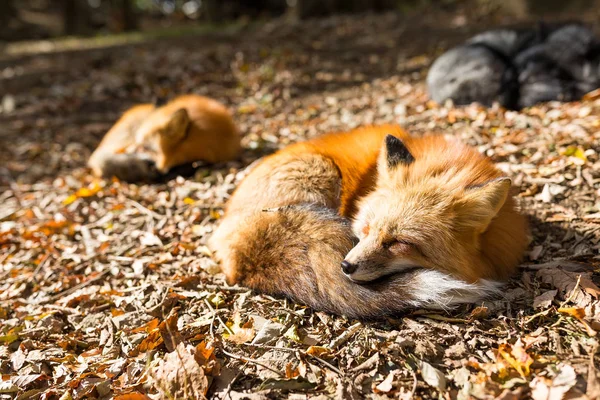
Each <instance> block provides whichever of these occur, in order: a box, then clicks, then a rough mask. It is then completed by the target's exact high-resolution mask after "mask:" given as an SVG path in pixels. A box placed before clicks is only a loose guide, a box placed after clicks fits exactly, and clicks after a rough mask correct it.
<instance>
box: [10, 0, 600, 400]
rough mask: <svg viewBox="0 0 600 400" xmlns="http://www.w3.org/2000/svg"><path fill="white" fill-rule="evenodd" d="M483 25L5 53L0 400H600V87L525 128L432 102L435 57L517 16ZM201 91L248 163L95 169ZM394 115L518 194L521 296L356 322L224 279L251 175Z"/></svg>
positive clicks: (495, 112)
mask: <svg viewBox="0 0 600 400" xmlns="http://www.w3.org/2000/svg"><path fill="white" fill-rule="evenodd" d="M429 15H434V16H435V18H434V17H429ZM467 18H468V20H467V21H466V22H468V24H467V25H464V23H465V16H464V15H463V16H459V17H457V16H456V15H454V14H444V12H442V11H439V10H438V11H435V12H433V13H431V14H423V13H411V14H408V15H405V16H399V15H393V14H386V15H379V16H354V17H334V18H330V19H325V20H317V21H308V22H302V23H300V24H292V23H288V22H285V21H275V22H273V23H268V24H265V25H262V26H260V27H258V28H251V29H250V28H247V29H245V30H242V31H239V32H237V33H236V34H233V35H217V34H213V35H206V36H202V37H187V38H179V39H170V40H164V41H155V42H151V43H145V44H137V45H135V46H122V47H115V48H109V49H94V50H85V51H72V52H63V53H49V54H40V55H26V56H21V57H13V58H5V59H0V88H3V90H4V91H5V93H10V95H4V96H3V97H2V103H1V107H2V112H1V113H0V138H1V144H2V145H1V146H0V159H1V160H2V163H1V164H0V185H1V186H0V187H1V188H2V190H1V193H0V373H1V374H2V379H1V381H0V399H4V398H6V399H13V398H18V399H30V398H42V399H58V398H61V399H81V398H113V397H114V398H118V399H121V400H126V399H132V400H135V399H144V398H146V397H145V396H146V395H147V396H149V397H152V398H201V397H202V396H207V397H213V398H220V399H224V398H231V399H239V398H254V399H262V398H294V399H304V398H312V397H315V396H321V397H320V398H327V397H328V398H357V399H358V398H364V397H370V398H388V397H389V398H402V399H407V398H411V396H414V397H417V398H440V397H441V398H447V399H451V398H459V399H466V398H480V399H491V398H495V397H497V398H501V399H517V398H534V399H560V398H563V397H564V396H569V398H590V399H593V398H596V397H598V395H599V394H600V383H599V381H598V376H597V368H598V367H599V365H598V362H599V355H598V339H597V331H599V330H600V309H599V307H600V303H599V301H598V296H599V295H600V289H599V288H598V286H596V285H597V284H598V282H599V280H600V279H599V275H600V274H599V273H598V272H599V271H600V270H599V267H600V201H599V198H600V95H596V96H594V95H592V96H589V98H588V99H586V100H584V101H581V102H576V103H570V104H559V103H551V104H544V105H540V106H539V107H534V108H531V109H527V110H524V111H522V112H513V111H505V110H501V109H497V108H492V109H485V108H482V107H479V106H476V105H472V106H468V107H460V108H458V107H457V108H454V107H452V106H450V105H447V106H438V105H435V104H433V103H431V102H429V101H428V98H427V94H426V91H425V87H424V83H423V81H424V76H425V73H426V70H427V67H428V65H429V64H430V63H431V61H432V57H433V56H434V55H436V54H439V51H441V50H442V49H443V48H447V47H448V46H450V45H452V44H454V43H456V42H457V41H459V40H461V39H464V38H466V37H468V35H469V34H470V33H472V32H473V31H477V30H480V29H482V28H488V27H490V26H492V25H493V24H497V23H499V22H501V21H498V20H496V19H493V18H491V19H488V20H486V21H485V23H484V22H482V21H481V20H480V19H478V17H477V16H476V15H475V16H473V15H468V16H467ZM185 92H195V93H200V94H207V95H210V96H213V97H215V98H217V99H219V100H221V101H223V102H224V103H226V104H227V105H229V106H230V107H231V108H232V110H233V111H234V113H235V118H236V121H237V122H238V123H239V126H240V129H241V131H242V132H243V133H244V145H245V146H246V150H245V153H244V155H243V159H242V160H241V161H239V162H232V163H229V164H227V165H217V166H211V167H208V166H206V167H204V166H203V167H200V168H199V169H198V170H197V171H196V173H195V175H194V176H193V177H189V178H182V177H178V178H174V179H171V180H168V181H166V182H164V183H159V184H152V185H137V184H126V183H122V182H117V181H102V180H96V179H93V178H91V177H90V175H89V172H88V171H87V170H86V169H85V161H86V159H87V157H88V156H89V154H90V152H91V151H92V150H93V149H94V146H95V145H96V144H97V143H98V141H99V140H100V138H101V137H102V135H103V134H104V133H105V132H106V130H107V129H108V128H109V127H110V126H111V124H112V123H113V122H114V120H115V119H116V118H117V117H118V115H119V113H120V112H122V111H123V110H124V109H125V108H127V107H128V106H130V105H132V104H134V103H136V102H142V101H148V100H151V99H152V98H153V97H156V96H167V97H170V96H174V95H175V94H178V93H185ZM383 122H393V123H398V124H401V125H403V126H405V127H406V128H407V129H408V130H410V131H411V132H413V133H414V134H417V135H418V134H422V133H424V132H439V133H444V134H447V135H453V136H458V137H460V138H461V139H463V140H464V141H466V142H468V143H470V144H472V145H474V146H476V147H477V148H478V149H479V150H480V151H481V152H483V153H485V154H487V155H488V156H489V157H491V158H492V159H493V160H494V161H495V162H497V163H498V165H499V166H500V168H502V169H503V170H504V171H506V172H507V173H508V174H509V175H510V176H511V177H512V178H513V182H514V183H515V185H516V186H517V187H518V188H519V189H520V194H519V199H520V203H521V206H522V209H523V212H524V213H526V214H527V215H528V216H529V217H530V220H531V231H532V243H531V246H530V251H529V253H528V255H527V256H526V258H525V260H524V264H523V266H522V268H521V270H520V273H519V274H518V275H517V276H515V277H514V279H512V280H511V282H510V283H509V284H508V285H507V287H506V290H505V292H504V296H503V298H500V299H493V300H491V301H488V302H485V303H482V304H476V305H472V306H465V307H461V308H459V309H457V310H454V311H450V312H447V313H440V312H427V311H423V310H416V311H415V312H412V313H408V314H406V315H401V316H398V317H397V319H389V320H385V321H379V322H364V321H363V322H361V321H352V320H347V319H345V318H342V317H335V316H332V315H327V314H323V313H318V312H313V311H312V310H310V309H307V308H305V307H303V306H302V305H298V304H293V303H290V302H288V301H286V300H282V299H274V298H271V297H268V296H262V295H256V294H253V293H251V292H249V291H248V290H246V289H244V288H239V287H228V286H227V285H225V284H224V282H223V280H222V277H221V276H220V275H219V274H218V266H217V265H216V264H215V262H214V261H212V259H211V257H210V252H209V251H208V249H207V248H206V246H205V243H206V240H207V238H208V237H209V235H210V233H211V231H212V230H213V228H214V226H215V223H217V222H218V219H219V217H220V216H221V215H222V208H223V205H224V203H225V202H226V200H227V198H228V196H229V194H230V193H231V191H232V190H233V189H234V188H235V185H236V183H237V182H239V180H240V179H241V178H242V177H243V171H244V168H245V167H246V166H247V165H248V164H250V163H251V162H252V161H254V160H255V159H257V158H258V157H260V156H261V155H264V154H266V153H269V152H271V151H273V150H275V149H277V148H279V147H282V146H285V145H286V144H288V143H291V142H295V141H298V140H302V139H304V138H307V137H311V136H314V135H318V134H321V133H323V132H327V131H330V130H341V129H348V128H352V127H355V126H358V125H362V124H370V123H383ZM594 282H596V283H594Z"/></svg>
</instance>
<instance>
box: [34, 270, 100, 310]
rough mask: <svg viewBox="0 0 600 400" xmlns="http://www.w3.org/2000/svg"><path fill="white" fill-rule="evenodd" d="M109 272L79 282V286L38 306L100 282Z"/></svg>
mask: <svg viewBox="0 0 600 400" xmlns="http://www.w3.org/2000/svg"><path fill="white" fill-rule="evenodd" d="M109 272H110V270H108V269H107V270H106V271H103V272H101V273H100V275H98V276H97V277H95V278H92V279H88V280H87V281H85V282H81V283H80V284H79V285H75V286H73V287H72V288H69V289H67V290H65V291H64V292H60V293H57V294H55V295H54V296H50V298H49V299H48V300H47V301H44V302H41V303H38V304H43V303H46V302H54V301H56V300H58V299H60V298H62V297H65V296H67V295H70V294H71V293H74V292H76V291H78V290H79V289H81V288H84V287H86V286H87V285H90V284H92V283H95V282H97V281H99V280H101V279H102V278H104V276H106V275H108V273H109Z"/></svg>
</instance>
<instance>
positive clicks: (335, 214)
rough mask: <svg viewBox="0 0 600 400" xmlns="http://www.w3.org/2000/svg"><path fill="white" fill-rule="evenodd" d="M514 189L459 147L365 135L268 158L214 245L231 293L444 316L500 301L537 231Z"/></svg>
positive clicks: (347, 311) (437, 139) (374, 131)
mask: <svg viewBox="0 0 600 400" xmlns="http://www.w3.org/2000/svg"><path fill="white" fill-rule="evenodd" d="M510 188H511V182H510V180H509V179H508V178H506V177H504V176H503V174H502V173H501V172H500V171H499V170H498V169H496V168H495V167H494V166H493V164H492V163H491V162H490V161H489V160H488V159H486V158H485V157H483V156H482V155H480V154H479V153H478V152H477V151H476V150H475V149H472V148H470V147H468V146H465V145H463V144H461V143H459V142H458V141H456V140H447V139H445V138H444V137H442V136H428V137H423V138H415V137H411V136H409V135H408V134H406V133H405V132H404V131H403V130H401V129H400V128H399V127H397V126H392V125H387V126H379V127H365V128H359V129H356V130H353V131H350V132H347V133H334V134H328V135H324V136H322V137H318V138H316V139H313V140H310V141H307V142H304V143H298V144H295V145H291V146H289V147H287V148H285V149H283V150H281V151H280V152H278V153H276V154H274V155H272V156H270V157H267V158H265V159H264V160H263V161H262V162H261V163H259V164H258V165H257V166H256V167H255V168H254V169H253V170H252V171H251V172H250V174H249V175H248V176H247V177H246V178H245V180H244V181H242V183H241V184H240V185H239V187H238V189H237V190H236V191H235V192H234V194H233V196H232V197H231V199H230V201H229V203H228V206H227V209H226V213H225V217H224V219H223V221H222V222H221V225H220V226H219V228H218V229H217V230H216V232H215V233H214V235H213V236H212V238H211V239H210V242H209V245H210V246H211V247H212V248H213V249H214V250H215V251H216V255H217V257H218V258H219V259H220V260H221V265H222V269H223V272H224V273H225V275H226V278H227V282H228V283H230V284H234V283H239V284H241V285H244V286H248V287H251V288H254V289H257V290H259V291H262V292H266V293H269V294H275V295H284V296H287V297H290V298H292V299H294V300H296V301H299V302H302V303H305V304H307V305H310V306H311V307H313V308H315V309H317V310H326V311H329V312H334V313H338V314H344V315H347V316H350V317H363V318H365V317H366V318H376V317H382V316H384V315H387V314H394V313H398V312H401V311H403V310H405V309H406V308H408V307H429V308H446V307H451V306H453V305H456V304H459V303H466V302H474V301H477V300H479V299H481V298H483V297H485V296H487V295H489V294H490V293H494V292H496V291H497V289H498V287H499V285H500V284H501V282H502V281H505V280H506V279H507V278H508V277H509V276H510V275H511V274H512V273H513V272H514V271H515V269H516V267H517V264H518V263H519V261H520V259H521V257H522V255H523V253H524V251H525V249H526V247H527V245H528V229H527V223H526V219H525V217H523V216H522V215H521V214H519V213H518V212H517V210H516V208H515V203H514V201H513V199H512V197H511V195H510V193H509V192H510ZM351 220H353V221H354V222H353V226H351V223H350V221H351Z"/></svg>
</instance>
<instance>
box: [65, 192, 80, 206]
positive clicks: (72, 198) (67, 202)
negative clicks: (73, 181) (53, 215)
mask: <svg viewBox="0 0 600 400" xmlns="http://www.w3.org/2000/svg"><path fill="white" fill-rule="evenodd" d="M75 200H77V196H76V195H74V194H72V195H70V196H69V197H67V198H66V199H64V200H63V204H64V205H65V206H68V205H69V204H72V203H73V202H74V201H75Z"/></svg>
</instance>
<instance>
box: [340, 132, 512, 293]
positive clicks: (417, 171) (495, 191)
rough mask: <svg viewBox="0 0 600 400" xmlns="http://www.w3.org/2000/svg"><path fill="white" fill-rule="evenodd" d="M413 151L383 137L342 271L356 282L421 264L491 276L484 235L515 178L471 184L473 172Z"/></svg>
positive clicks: (467, 275) (450, 271)
mask: <svg viewBox="0 0 600 400" xmlns="http://www.w3.org/2000/svg"><path fill="white" fill-rule="evenodd" d="M431 139H432V140H436V137H432V138H431ZM443 143H445V144H446V145H447V146H450V147H449V148H448V151H450V152H453V151H456V152H457V153H460V151H461V150H463V151H464V147H458V146H459V145H458V144H456V145H448V142H446V141H444V140H443V139H442V138H440V145H443ZM452 146H454V147H452ZM415 154H416V157H415V156H413V154H412V153H411V151H409V148H408V147H407V146H406V145H405V143H404V142H403V141H402V140H400V139H398V138H397V137H395V136H391V135H388V136H387V137H386V138H385V143H384V145H383V149H382V151H381V152H380V156H379V159H378V164H377V173H378V178H377V179H378V181H377V185H376V188H375V190H374V191H373V192H371V193H370V194H368V195H367V196H365V198H364V199H363V200H362V203H361V204H360V205H359V210H360V211H359V213H358V214H357V216H356V217H355V220H354V223H353V230H354V233H355V234H356V235H357V237H358V238H359V239H360V241H359V243H358V244H357V245H356V246H355V247H354V248H353V249H352V250H351V251H350V252H349V253H348V254H347V255H346V258H345V260H344V261H343V262H342V271H343V272H344V273H345V274H346V276H348V277H349V278H350V279H351V280H353V281H356V282H368V281H373V280H376V279H377V278H380V277H382V276H386V275H390V274H394V273H399V272H405V271H406V272H408V271H409V270H416V269H426V270H434V271H440V272H443V273H447V274H450V275H452V276H455V277H457V278H462V279H464V280H466V281H476V280H478V279H479V278H483V277H485V273H484V272H482V271H481V269H483V268H484V267H483V266H481V259H482V256H481V252H480V250H479V249H480V241H481V235H482V234H483V233H484V232H485V231H486V229H487V228H488V226H489V225H490V223H491V221H492V219H493V218H494V217H495V216H496V214H497V213H498V212H499V210H500V209H501V208H502V206H503V205H504V203H505V201H506V199H507V197H508V195H509V191H510V187H511V181H510V179H508V178H505V177H500V178H495V179H494V178H492V179H490V180H488V181H485V182H484V183H482V184H479V185H471V186H465V184H464V182H465V181H467V180H468V179H467V178H468V177H466V176H464V174H465V172H464V171H463V170H464V169H461V168H460V165H452V164H449V163H448V162H447V161H446V162H444V161H440V160H436V159H433V158H432V157H428V154H427V152H423V153H422V154H421V152H418V153H415ZM451 154H454V153H451ZM477 156H478V155H477ZM419 157H421V159H419ZM457 163H458V162H457ZM455 164H456V163H455ZM470 173H471V174H472V173H473V171H470ZM461 174H462V176H461ZM496 175H500V174H499V173H496Z"/></svg>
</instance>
